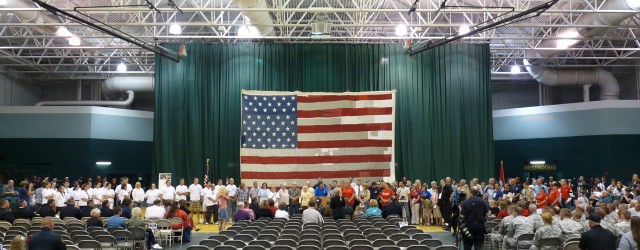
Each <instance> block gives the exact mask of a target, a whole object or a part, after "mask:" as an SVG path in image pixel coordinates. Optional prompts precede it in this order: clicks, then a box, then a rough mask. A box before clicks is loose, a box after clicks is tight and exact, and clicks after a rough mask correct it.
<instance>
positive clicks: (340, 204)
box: [329, 190, 347, 220]
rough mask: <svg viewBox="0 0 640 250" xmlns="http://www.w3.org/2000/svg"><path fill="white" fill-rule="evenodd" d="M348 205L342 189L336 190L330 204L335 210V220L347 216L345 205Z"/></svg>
mask: <svg viewBox="0 0 640 250" xmlns="http://www.w3.org/2000/svg"><path fill="white" fill-rule="evenodd" d="M346 205H347V203H346V202H345V200H344V199H343V198H342V196H341V194H340V190H334V191H333V196H332V197H331V203H330V205H329V206H330V208H331V210H333V220H339V219H344V218H345V213H344V206H346Z"/></svg>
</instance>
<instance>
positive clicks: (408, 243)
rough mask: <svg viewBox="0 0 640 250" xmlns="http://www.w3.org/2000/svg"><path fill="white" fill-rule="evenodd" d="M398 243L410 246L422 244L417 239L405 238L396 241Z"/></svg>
mask: <svg viewBox="0 0 640 250" xmlns="http://www.w3.org/2000/svg"><path fill="white" fill-rule="evenodd" d="M396 245H397V246H399V247H409V246H415V245H420V242H419V241H417V240H411V239H403V240H399V241H398V242H397V243H396Z"/></svg>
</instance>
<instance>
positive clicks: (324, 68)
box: [154, 43, 494, 181]
mask: <svg viewBox="0 0 640 250" xmlns="http://www.w3.org/2000/svg"><path fill="white" fill-rule="evenodd" d="M165 46H167V47H169V48H171V49H174V50H177V48H178V45H177V44H168V45H165ZM186 48H187V52H188V56H187V57H185V58H184V59H183V60H182V61H181V62H180V63H175V62H173V61H171V60H168V59H165V58H163V57H160V56H156V69H155V70H156V76H155V77H156V78H155V79H156V90H155V126H154V173H155V174H156V175H155V176H156V178H157V173H163V172H169V173H173V174H174V176H175V177H184V178H193V177H202V176H203V174H204V172H205V170H204V165H205V161H206V159H211V171H210V175H212V176H210V178H212V177H213V178H216V179H217V178H224V177H236V178H237V177H238V176H239V174H240V165H239V161H240V153H239V151H240V150H239V149H240V90H241V89H248V90H271V91H306V92H311V91H320V92H344V91H380V90H397V95H396V125H395V126H396V127H395V128H396V138H395V161H396V163H397V166H396V176H397V177H398V178H400V177H402V176H406V177H408V178H411V179H416V178H419V179H421V180H423V181H424V180H429V181H430V180H436V179H440V178H443V177H445V176H452V177H454V178H471V177H478V178H482V179H485V178H488V177H490V176H493V174H494V166H492V163H493V134H492V115H491V79H490V66H489V65H490V58H489V45H487V44H449V45H444V46H440V47H437V48H435V49H432V50H429V51H426V52H423V53H421V54H419V55H416V56H409V55H407V54H405V50H404V49H403V48H402V46H400V45H395V44H262V43H249V44H188V45H187V46H186Z"/></svg>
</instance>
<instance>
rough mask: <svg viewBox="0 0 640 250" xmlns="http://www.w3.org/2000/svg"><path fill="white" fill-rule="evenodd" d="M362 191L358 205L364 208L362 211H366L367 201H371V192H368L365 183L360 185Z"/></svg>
mask: <svg viewBox="0 0 640 250" xmlns="http://www.w3.org/2000/svg"><path fill="white" fill-rule="evenodd" d="M361 189H362V190H360V204H362V205H363V206H364V211H367V209H368V208H369V205H370V203H369V201H370V200H371V191H369V186H368V185H367V184H366V183H365V184H364V185H362V188H361Z"/></svg>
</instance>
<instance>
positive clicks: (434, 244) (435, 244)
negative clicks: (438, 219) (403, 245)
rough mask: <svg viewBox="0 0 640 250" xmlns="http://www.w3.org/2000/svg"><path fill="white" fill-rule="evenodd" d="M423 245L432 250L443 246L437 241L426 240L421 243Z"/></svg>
mask: <svg viewBox="0 0 640 250" xmlns="http://www.w3.org/2000/svg"><path fill="white" fill-rule="evenodd" d="M420 244H421V245H425V246H428V247H430V248H434V247H439V246H442V241H440V240H436V239H426V240H423V241H421V242H420Z"/></svg>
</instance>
